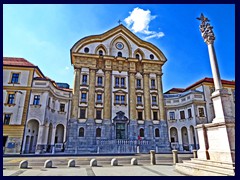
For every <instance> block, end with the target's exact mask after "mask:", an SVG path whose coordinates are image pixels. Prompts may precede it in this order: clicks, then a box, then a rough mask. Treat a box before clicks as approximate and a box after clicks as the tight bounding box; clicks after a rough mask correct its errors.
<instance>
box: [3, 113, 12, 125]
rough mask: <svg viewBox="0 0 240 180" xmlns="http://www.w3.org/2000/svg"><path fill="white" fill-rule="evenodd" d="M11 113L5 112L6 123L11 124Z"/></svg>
mask: <svg viewBox="0 0 240 180" xmlns="http://www.w3.org/2000/svg"><path fill="white" fill-rule="evenodd" d="M11 115H12V114H4V121H3V124H4V125H9V124H10V120H11Z"/></svg>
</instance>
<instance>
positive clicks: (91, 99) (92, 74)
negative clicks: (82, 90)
mask: <svg viewBox="0 0 240 180" xmlns="http://www.w3.org/2000/svg"><path fill="white" fill-rule="evenodd" d="M89 71H90V73H89V95H88V116H87V118H88V119H94V114H95V112H94V109H95V108H94V105H95V80H96V70H95V69H90V70H89Z"/></svg>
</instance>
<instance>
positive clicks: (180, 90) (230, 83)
mask: <svg viewBox="0 0 240 180" xmlns="http://www.w3.org/2000/svg"><path fill="white" fill-rule="evenodd" d="M204 82H210V83H214V82H213V78H208V77H205V78H203V79H201V80H199V81H197V82H195V83H194V84H192V85H190V86H188V87H187V88H185V89H184V88H172V89H170V90H168V91H166V92H165V93H164V94H169V93H170V92H171V91H172V92H176V93H177V92H179V93H181V92H185V91H188V90H190V89H192V88H194V87H195V86H197V85H199V84H202V83H204ZM221 82H222V84H225V85H235V81H228V80H223V79H222V80H221Z"/></svg>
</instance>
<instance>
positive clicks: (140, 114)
mask: <svg viewBox="0 0 240 180" xmlns="http://www.w3.org/2000/svg"><path fill="white" fill-rule="evenodd" d="M142 119H143V113H142V111H138V120H142Z"/></svg>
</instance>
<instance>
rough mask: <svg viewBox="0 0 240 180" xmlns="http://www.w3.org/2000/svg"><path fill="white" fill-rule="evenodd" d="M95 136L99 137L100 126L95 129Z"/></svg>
mask: <svg viewBox="0 0 240 180" xmlns="http://www.w3.org/2000/svg"><path fill="white" fill-rule="evenodd" d="M96 137H101V128H97V129H96Z"/></svg>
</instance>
